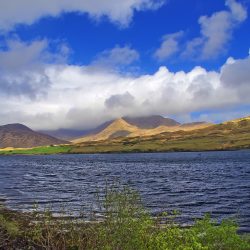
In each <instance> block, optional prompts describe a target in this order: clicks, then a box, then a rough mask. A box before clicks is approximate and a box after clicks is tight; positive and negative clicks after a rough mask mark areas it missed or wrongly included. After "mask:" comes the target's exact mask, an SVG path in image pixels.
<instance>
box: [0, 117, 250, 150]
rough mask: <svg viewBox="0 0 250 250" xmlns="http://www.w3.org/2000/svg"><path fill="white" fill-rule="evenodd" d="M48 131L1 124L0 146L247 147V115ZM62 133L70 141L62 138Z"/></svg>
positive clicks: (125, 121)
mask: <svg viewBox="0 0 250 250" xmlns="http://www.w3.org/2000/svg"><path fill="white" fill-rule="evenodd" d="M49 133H50V135H47V134H45V131H43V133H41V131H39V132H36V131H33V130H31V129H30V128H28V127H26V126H24V125H22V124H8V125H4V126H0V148H8V147H13V148H32V147H39V146H49V145H54V146H55V145H59V144H60V145H62V147H64V145H65V146H67V147H68V149H69V151H67V152H76V153H78V152H113V151H114V152H117V151H118V152H120V151H122V152H123V151H126V152H127V151H128V152H130V151H131V150H132V151H133V150H139V151H143V152H144V151H147V150H153V151H168V150H175V149H176V150H195V149H197V150H199V149H200V150H213V149H220V148H228V147H229V148H231V147H234V148H241V147H243V148H248V147H250V142H249V141H250V117H245V118H240V119H236V120H232V121H229V122H224V123H222V124H211V123H207V122H194V123H186V124H181V123H179V122H177V121H175V120H173V119H170V118H164V117H162V116H148V117H122V118H118V119H116V120H111V121H107V122H105V123H103V124H101V125H100V126H98V127H96V128H93V129H90V130H63V129H61V130H57V131H49ZM52 133H53V134H56V133H57V134H58V137H61V138H60V139H57V138H56V137H54V136H51V134H52ZM70 135H71V136H72V137H70ZM65 137H67V138H69V139H71V141H69V140H63V139H62V138H65ZM72 138H73V140H72ZM68 149H67V150H68ZM60 150H61V149H59V151H60ZM64 150H66V149H65V148H64Z"/></svg>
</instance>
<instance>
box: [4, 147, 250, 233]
mask: <svg viewBox="0 0 250 250" xmlns="http://www.w3.org/2000/svg"><path fill="white" fill-rule="evenodd" d="M118 181H119V182H121V183H122V184H128V185H129V186H131V187H133V188H136V189H137V190H138V191H139V192H140V194H141V196H142V199H143V201H144V203H145V205H146V206H147V207H148V208H149V209H150V211H151V212H152V214H155V213H158V212H161V211H169V210H173V209H177V210H178V211H180V213H181V216H180V221H181V222H182V223H183V224H186V223H190V222H191V221H193V219H194V218H199V217H201V216H202V215H204V213H207V212H209V213H211V215H212V217H215V218H218V219H219V220H220V219H222V218H225V217H230V216H236V217H237V220H238V222H239V223H240V227H241V231H244V232H250V151H234V152H202V153H152V154H151V153H150V154H95V155H49V156H0V199H1V198H2V199H3V200H6V204H7V206H9V207H10V208H13V209H20V210H26V209H32V207H33V205H34V203H35V202H36V203H37V204H38V205H39V207H40V208H44V207H46V206H48V205H51V206H52V209H53V211H55V212H57V211H59V210H61V209H62V207H66V208H67V209H69V208H70V209H71V211H74V212H79V211H80V210H81V209H82V208H83V209H86V211H87V210H88V209H89V208H90V207H91V205H92V204H93V202H94V200H95V194H96V192H97V191H98V190H100V192H102V190H103V189H104V188H105V186H106V183H113V182H115V183H116V182H118Z"/></svg>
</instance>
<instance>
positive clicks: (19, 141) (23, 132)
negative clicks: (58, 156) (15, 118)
mask: <svg viewBox="0 0 250 250" xmlns="http://www.w3.org/2000/svg"><path fill="white" fill-rule="evenodd" d="M66 143H68V142H67V141H63V140H60V139H57V138H55V137H52V136H49V135H45V134H42V133H38V132H35V131H33V130H31V129H30V128H28V127H26V126H24V125H22V124H18V123H17V124H8V125H3V126H0V148H6V147H13V148H31V147H38V146H47V145H58V144H66Z"/></svg>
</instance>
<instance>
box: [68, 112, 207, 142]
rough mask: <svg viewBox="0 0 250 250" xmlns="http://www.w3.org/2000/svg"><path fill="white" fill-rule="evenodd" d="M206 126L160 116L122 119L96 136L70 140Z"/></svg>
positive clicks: (82, 140)
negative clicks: (183, 122)
mask: <svg viewBox="0 0 250 250" xmlns="http://www.w3.org/2000/svg"><path fill="white" fill-rule="evenodd" d="M208 126H211V124H209V123H205V122H198V123H188V124H180V123H178V122H176V121H175V120H173V119H169V118H164V117H161V116H149V117H135V118H130V117H123V118H119V119H117V120H114V121H111V122H109V123H108V124H107V126H106V127H105V126H103V127H104V129H103V130H101V131H99V132H97V133H96V134H91V135H88V136H83V137H80V138H78V139H75V140H72V142H73V143H81V142H86V141H102V140H107V139H115V138H119V137H144V136H152V135H156V134H160V133H164V132H174V131H179V130H184V131H188V130H194V129H201V128H204V127H208Z"/></svg>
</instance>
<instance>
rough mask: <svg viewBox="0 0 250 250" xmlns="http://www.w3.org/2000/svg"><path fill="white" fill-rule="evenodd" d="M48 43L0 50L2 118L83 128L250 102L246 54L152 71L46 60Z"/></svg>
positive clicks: (37, 125) (43, 125) (42, 125)
mask: <svg viewBox="0 0 250 250" xmlns="http://www.w3.org/2000/svg"><path fill="white" fill-rule="evenodd" d="M46 44H47V43H46V42H45V41H34V42H33V43H30V44H22V43H21V44H19V43H18V42H17V44H15V45H13V46H9V48H8V49H7V50H5V51H2V52H1V53H3V54H4V56H3V57H0V58H1V63H0V71H1V72H0V73H1V74H0V77H1V79H0V83H1V84H0V96H1V98H0V106H1V107H4V108H2V109H1V110H0V116H1V123H2V124H6V123H13V122H22V123H25V124H27V125H28V126H31V127H32V128H34V129H56V128H59V127H64V128H81V129H84V128H90V127H93V126H97V125H99V124H100V123H101V122H104V121H106V120H109V119H114V118H118V117H121V116H131V115H134V116H140V115H151V114H162V115H165V116H176V117H181V116H183V117H185V116H187V115H188V114H190V113H192V112H195V111H202V110H208V109H212V110H213V109H214V110H216V109H218V108H219V109H221V110H223V109H224V108H228V107H233V106H237V105H243V104H245V105H247V104H250V101H249V95H248V94H249V93H250V75H249V72H250V58H249V57H247V58H245V59H238V60H237V59H233V58H230V59H229V60H228V61H227V62H226V63H225V64H224V65H222V67H221V69H220V70H219V71H207V70H206V69H204V68H202V67H195V68H194V69H193V70H191V71H190V72H184V71H179V72H171V71H169V70H168V69H167V68H166V67H165V66H163V67H160V68H159V69H158V70H157V71H156V72H155V73H153V74H148V75H147V74H142V75H140V76H133V75H124V74H122V73H121V72H119V71H110V70H105V68H104V69H101V68H93V67H92V66H89V65H86V66H78V65H68V64H67V63H65V62H62V61H56V63H53V64H51V63H48V61H47V59H44V57H43V54H42V55H41V51H48V49H47V47H46ZM47 46H48V45H47ZM21 51H25V53H26V54H28V55H30V56H29V58H30V59H29V60H28V61H25V64H24V65H22V64H21V63H18V60H21V58H22V56H21V54H20V53H21ZM45 54H46V53H45ZM2 58H4V59H2ZM9 58H11V60H10V65H9V66H8V67H6V65H5V62H8V60H9ZM46 58H47V57H46ZM12 62H13V63H14V62H16V63H15V64H12ZM32 65H33V67H32Z"/></svg>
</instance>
